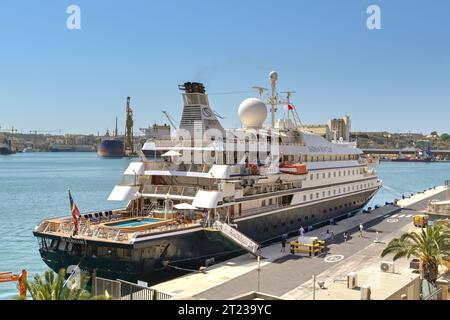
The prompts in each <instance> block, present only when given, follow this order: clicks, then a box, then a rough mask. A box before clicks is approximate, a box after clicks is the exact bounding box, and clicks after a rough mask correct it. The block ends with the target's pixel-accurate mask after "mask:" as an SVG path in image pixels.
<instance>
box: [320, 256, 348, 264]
mask: <svg viewBox="0 0 450 320" xmlns="http://www.w3.org/2000/svg"><path fill="white" fill-rule="evenodd" d="M342 260H344V256H343V255H341V254H336V255H333V256H328V257H326V258H325V259H324V261H325V262H327V263H336V262H339V261H342Z"/></svg>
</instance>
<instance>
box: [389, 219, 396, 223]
mask: <svg viewBox="0 0 450 320" xmlns="http://www.w3.org/2000/svg"><path fill="white" fill-rule="evenodd" d="M386 221H387V222H389V223H396V222H398V219H387V220H386Z"/></svg>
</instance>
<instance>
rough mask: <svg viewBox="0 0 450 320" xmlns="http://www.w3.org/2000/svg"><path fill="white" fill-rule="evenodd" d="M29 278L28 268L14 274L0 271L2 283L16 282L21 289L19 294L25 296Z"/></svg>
mask: <svg viewBox="0 0 450 320" xmlns="http://www.w3.org/2000/svg"><path fill="white" fill-rule="evenodd" d="M26 280H27V270H25V269H24V270H22V273H21V274H20V275H19V274H14V273H12V272H0V283H3V282H16V281H17V287H18V289H19V296H20V297H21V298H25V297H26V296H27V287H26V285H25V281H26Z"/></svg>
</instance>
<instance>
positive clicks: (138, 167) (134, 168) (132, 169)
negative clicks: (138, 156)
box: [123, 162, 144, 176]
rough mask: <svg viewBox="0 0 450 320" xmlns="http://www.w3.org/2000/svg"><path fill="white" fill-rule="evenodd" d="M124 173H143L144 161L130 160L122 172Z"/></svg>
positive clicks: (131, 174)
mask: <svg viewBox="0 0 450 320" xmlns="http://www.w3.org/2000/svg"><path fill="white" fill-rule="evenodd" d="M123 174H124V175H130V176H134V175H142V174H144V163H143V162H131V163H130V165H129V166H128V168H127V170H125V172H124V173H123Z"/></svg>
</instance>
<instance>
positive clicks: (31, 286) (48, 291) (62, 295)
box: [25, 269, 90, 300]
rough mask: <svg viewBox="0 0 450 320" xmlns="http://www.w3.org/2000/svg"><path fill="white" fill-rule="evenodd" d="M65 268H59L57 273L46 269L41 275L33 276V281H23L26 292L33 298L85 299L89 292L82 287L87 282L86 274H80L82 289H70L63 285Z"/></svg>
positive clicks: (87, 297)
mask: <svg viewBox="0 0 450 320" xmlns="http://www.w3.org/2000/svg"><path fill="white" fill-rule="evenodd" d="M65 274H66V270H65V269H61V270H59V272H58V274H57V275H56V276H55V273H54V272H53V271H51V270H49V271H46V272H45V273H44V276H43V277H42V276H41V275H40V274H36V275H35V276H34V281H33V282H31V283H30V282H28V281H27V282H25V285H26V287H27V290H28V292H29V293H30V295H31V297H32V298H33V300H87V299H89V297H90V293H89V292H88V291H86V290H85V289H84V288H85V286H86V284H87V282H88V280H89V279H88V278H87V277H86V276H83V275H82V276H81V286H80V288H82V289H70V288H68V287H67V286H65V281H66V280H65Z"/></svg>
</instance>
